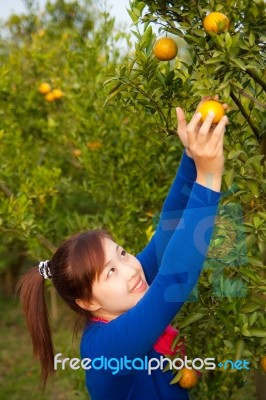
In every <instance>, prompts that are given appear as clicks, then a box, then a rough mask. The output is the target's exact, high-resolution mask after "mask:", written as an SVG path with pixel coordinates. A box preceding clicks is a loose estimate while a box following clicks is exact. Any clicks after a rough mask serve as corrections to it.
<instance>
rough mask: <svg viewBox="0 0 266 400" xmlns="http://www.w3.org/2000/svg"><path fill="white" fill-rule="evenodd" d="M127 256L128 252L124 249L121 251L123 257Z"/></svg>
mask: <svg viewBox="0 0 266 400" xmlns="http://www.w3.org/2000/svg"><path fill="white" fill-rule="evenodd" d="M126 255H127V252H126V251H125V250H124V249H123V250H122V251H121V256H122V257H125V256H126Z"/></svg>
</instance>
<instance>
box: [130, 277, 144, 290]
mask: <svg viewBox="0 0 266 400" xmlns="http://www.w3.org/2000/svg"><path fill="white" fill-rule="evenodd" d="M146 287H147V284H146V283H145V282H144V281H143V280H142V279H140V281H139V282H138V284H137V285H136V286H135V287H134V288H133V289H132V290H131V291H130V292H131V293H136V292H142V291H143V290H145V289H146Z"/></svg>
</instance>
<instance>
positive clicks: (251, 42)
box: [248, 32, 255, 47]
mask: <svg viewBox="0 0 266 400" xmlns="http://www.w3.org/2000/svg"><path fill="white" fill-rule="evenodd" d="M248 41H249V44H250V46H251V47H252V46H253V44H254V43H255V35H254V33H253V32H250V34H249V38H248Z"/></svg>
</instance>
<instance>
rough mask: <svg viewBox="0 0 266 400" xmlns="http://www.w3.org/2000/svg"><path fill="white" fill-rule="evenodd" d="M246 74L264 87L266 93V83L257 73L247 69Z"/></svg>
mask: <svg viewBox="0 0 266 400" xmlns="http://www.w3.org/2000/svg"><path fill="white" fill-rule="evenodd" d="M246 72H247V74H248V75H249V76H251V78H253V79H254V81H256V82H257V83H258V84H259V85H260V86H261V87H263V89H264V90H265V91H266V83H265V81H264V80H263V79H261V78H260V77H259V75H258V74H256V73H255V72H253V71H252V70H251V69H249V68H247V69H246Z"/></svg>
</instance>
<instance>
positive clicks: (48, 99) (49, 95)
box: [45, 92, 55, 103]
mask: <svg viewBox="0 0 266 400" xmlns="http://www.w3.org/2000/svg"><path fill="white" fill-rule="evenodd" d="M45 100H46V101H48V103H52V101H54V100H55V97H54V94H53V92H50V93H47V95H46V96H45Z"/></svg>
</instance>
